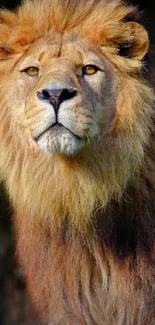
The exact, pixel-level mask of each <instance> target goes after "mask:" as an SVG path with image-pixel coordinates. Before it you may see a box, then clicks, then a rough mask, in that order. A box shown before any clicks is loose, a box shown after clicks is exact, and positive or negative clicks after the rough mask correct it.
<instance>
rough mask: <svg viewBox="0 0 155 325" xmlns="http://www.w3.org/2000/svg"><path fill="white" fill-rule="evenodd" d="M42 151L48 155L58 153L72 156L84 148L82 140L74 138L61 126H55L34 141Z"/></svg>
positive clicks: (74, 136)
mask: <svg viewBox="0 0 155 325" xmlns="http://www.w3.org/2000/svg"><path fill="white" fill-rule="evenodd" d="M36 142H37V144H38V145H39V147H40V149H41V150H42V151H45V152H48V153H56V152H60V153H62V154H64V155H66V156H73V155H75V154H76V153H78V152H79V151H80V150H81V149H82V147H83V146H84V143H85V141H84V139H83V138H80V137H79V136H76V135H75V134H74V133H72V132H71V131H70V130H68V129H66V128H65V127H63V126H60V125H55V126H52V127H51V128H49V129H48V130H47V131H45V132H44V133H43V134H41V135H40V136H39V137H38V139H37V140H36Z"/></svg>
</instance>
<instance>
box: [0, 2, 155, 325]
mask: <svg viewBox="0 0 155 325" xmlns="http://www.w3.org/2000/svg"><path fill="white" fill-rule="evenodd" d="M134 13H136V11H135V8H134V7H131V6H126V5H125V4H124V3H122V2H120V1H117V0H116V1H115V0H114V1H110V2H109V1H106V0H97V1H93V0H92V1H91V0H90V1H86V0H81V1H76V0H75V1H73V0H68V1H66V0H65V1H63V0H53V1H50V0H48V1H47V0H46V1H33V2H30V1H27V2H25V3H24V4H23V5H22V6H21V7H19V9H18V10H17V12H15V13H13V12H9V11H5V10H2V11H0V80H1V88H0V103H1V114H0V126H1V127H0V138H1V142H0V150H1V159H0V174H1V179H2V180H3V181H5V184H6V187H7V189H8V192H9V195H10V200H11V201H12V204H13V207H14V211H15V226H16V231H17V252H18V256H19V260H20V263H21V264H22V266H23V268H24V271H25V276H26V279H27V284H28V288H29V290H30V293H31V295H32V300H33V301H34V304H35V306H36V308H37V310H38V312H40V316H41V317H42V319H43V321H44V322H48V323H49V322H51V324H52V325H54V324H57V325H58V324H59V325H70V324H75V325H78V324H83V325H84V324H91V325H101V324H103V325H153V324H154V322H155V306H154V299H155V284H154V278H155V251H154V249H155V248H154V233H155V215H154V214H155V204H154V195H155V164H154V162H155V156H154V150H155V145H154V129H153V125H154V124H153V117H154V111H153V109H154V92H153V89H152V87H151V85H150V84H149V82H148V81H147V80H145V78H144V75H143V73H142V72H143V71H144V68H145V55H146V53H147V51H148V47H149V41H148V35H147V32H146V31H145V29H144V28H143V27H142V26H141V25H139V24H138V23H136V22H134V18H133V16H134ZM132 14H133V16H132ZM53 35H54V37H55V39H58V41H57V42H58V43H61V41H62V35H63V37H64V40H65V41H66V42H68V41H71V40H74V39H79V40H81V39H83V38H84V39H85V44H87V41H89V44H91V46H92V47H93V49H94V50H95V51H96V52H97V53H98V55H99V56H101V57H102V58H103V57H104V58H105V60H107V61H108V62H109V63H110V66H111V70H112V71H113V74H114V76H115V79H116V81H117V85H116V86H115V93H116V97H117V99H116V109H115V113H114V117H113V122H112V124H111V126H110V129H109V132H108V137H107V139H106V141H105V139H104V138H102V137H101V138H100V141H97V143H96V142H93V143H92V144H91V146H90V147H89V146H88V147H85V148H83V150H81V152H79V153H78V154H77V155H76V156H75V157H66V156H64V155H62V154H58V153H56V154H55V155H54V156H51V155H48V154H46V153H43V152H42V151H40V150H39V148H38V147H37V146H36V145H35V144H34V141H32V138H31V137H30V130H29V127H28V126H27V125H25V121H24V116H23V113H21V110H19V109H18V106H20V105H21V107H22V103H23V99H22V95H20V92H19V93H18V89H15V88H13V85H14V82H15V80H16V79H15V76H16V75H15V71H16V66H17V65H18V63H19V62H20V61H22V59H23V58H24V57H25V56H26V55H27V53H30V55H33V53H34V51H35V47H36V48H37V51H38V48H39V46H40V44H42V43H39V42H44V41H45V42H47V43H48V44H50V42H51V39H53ZM38 44H39V45H38ZM37 46H38V47H37ZM85 46H86V45H85ZM74 55H75V54H74V52H73V53H71V58H72V59H73V60H75V58H74ZM47 59H48V58H47ZM47 59H46V58H45V61H46V60H47ZM68 73H69V71H68ZM22 87H24V86H23V85H22V84H21V94H22ZM13 89H15V90H13ZM16 96H17V97H18V98H20V105H19V101H17V97H16ZM11 105H12V106H11ZM28 114H29V115H32V116H33V112H31V110H30V111H29V112H28ZM35 114H36V113H34V118H35V116H36V115H35ZM32 126H33V125H31V127H32Z"/></svg>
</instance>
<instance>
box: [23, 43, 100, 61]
mask: <svg viewBox="0 0 155 325" xmlns="http://www.w3.org/2000/svg"><path fill="white" fill-rule="evenodd" d="M55 60H56V61H55ZM36 61H39V63H40V64H41V65H48V66H50V64H55V63H56V62H58V63H59V64H60V65H61V63H62V64H63V63H65V62H66V63H67V62H68V63H70V64H74V65H77V66H80V65H81V66H82V65H84V64H90V63H93V64H95V63H96V64H97V63H98V64H100V65H103V59H102V58H101V56H100V53H99V52H98V51H97V48H96V49H95V48H94V46H92V45H91V44H90V43H89V41H87V40H82V39H77V40H70V41H69V40H67V41H66V40H63V38H62V39H61V41H60V37H59V38H58V39H57V38H56V39H54V38H53V39H51V41H49V40H47V41H45V40H39V41H37V42H35V43H33V44H32V45H31V46H30V47H29V50H28V51H26V53H25V54H24V55H23V57H22V60H21V61H20V64H21V65H22V64H24V65H29V64H30V65H31V64H32V63H34V64H35V62H36Z"/></svg>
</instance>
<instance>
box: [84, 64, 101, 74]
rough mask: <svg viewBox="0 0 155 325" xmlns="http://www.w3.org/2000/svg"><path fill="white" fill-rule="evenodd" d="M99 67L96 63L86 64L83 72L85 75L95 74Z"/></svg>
mask: <svg viewBox="0 0 155 325" xmlns="http://www.w3.org/2000/svg"><path fill="white" fill-rule="evenodd" d="M98 70H99V69H98V68H97V67H96V66H95V65H92V64H90V65H86V66H85V67H83V69H82V72H83V75H88V76H90V75H93V74H95V73H96V72H97V71H98Z"/></svg>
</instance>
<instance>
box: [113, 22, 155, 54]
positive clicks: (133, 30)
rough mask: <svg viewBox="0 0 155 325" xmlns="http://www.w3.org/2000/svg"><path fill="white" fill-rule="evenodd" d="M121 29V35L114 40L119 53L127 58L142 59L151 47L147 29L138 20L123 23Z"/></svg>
mask: <svg viewBox="0 0 155 325" xmlns="http://www.w3.org/2000/svg"><path fill="white" fill-rule="evenodd" d="M120 31H121V33H120V35H118V36H117V37H116V39H115V40H114V41H115V43H116V44H117V47H118V49H119V54H120V55H121V56H125V57H127V58H131V59H132V58H133V59H138V60H142V59H143V58H144V57H145V55H146V54H147V52H148V48H149V37H148V33H147V31H146V29H145V28H144V27H143V26H142V25H140V24H139V23H137V22H128V23H123V24H122V26H121V29H120Z"/></svg>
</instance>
